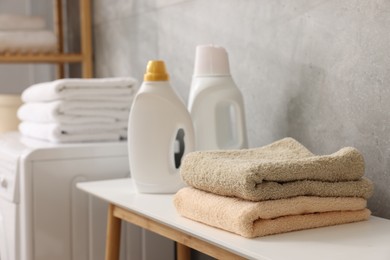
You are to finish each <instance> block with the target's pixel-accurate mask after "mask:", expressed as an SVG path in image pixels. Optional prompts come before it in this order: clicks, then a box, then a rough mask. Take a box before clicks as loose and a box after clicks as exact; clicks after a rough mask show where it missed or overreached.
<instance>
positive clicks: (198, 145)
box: [188, 45, 248, 150]
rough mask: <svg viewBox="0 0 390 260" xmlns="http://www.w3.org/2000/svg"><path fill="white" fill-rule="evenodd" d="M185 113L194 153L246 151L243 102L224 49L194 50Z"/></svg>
mask: <svg viewBox="0 0 390 260" xmlns="http://www.w3.org/2000/svg"><path fill="white" fill-rule="evenodd" d="M188 110H189V111H190V114H191V117H192V121H193V124H194V130H195V141H196V142H195V149H196V150H219V149H242V148H247V146H248V141H247V133H246V124H245V109H244V101H243V97H242V94H241V92H240V90H239V89H238V88H237V86H236V84H235V83H234V81H233V79H232V77H231V75H230V69H229V59H228V54H227V52H226V50H225V49H224V48H222V47H219V46H214V45H200V46H197V48H196V57H195V68H194V75H193V78H192V83H191V90H190V96H189V101H188Z"/></svg>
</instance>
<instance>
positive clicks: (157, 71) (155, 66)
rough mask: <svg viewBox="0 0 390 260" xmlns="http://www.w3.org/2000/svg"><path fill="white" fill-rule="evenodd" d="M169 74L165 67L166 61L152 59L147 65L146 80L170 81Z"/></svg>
mask: <svg viewBox="0 0 390 260" xmlns="http://www.w3.org/2000/svg"><path fill="white" fill-rule="evenodd" d="M168 80H169V75H168V73H167V71H166V69H165V64H164V61H162V60H151V61H149V62H148V66H147V67H146V73H145V74H144V81H168Z"/></svg>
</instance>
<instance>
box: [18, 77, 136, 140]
mask: <svg viewBox="0 0 390 260" xmlns="http://www.w3.org/2000/svg"><path fill="white" fill-rule="evenodd" d="M135 88H136V80H135V79H133V78H130V77H122V78H100V79H97V78H95V79H59V80H55V81H51V82H44V83H39V84H35V85H32V86H30V87H29V88H27V89H26V90H25V91H23V93H22V100H23V102H24V104H23V105H22V106H21V107H20V108H19V110H18V118H19V119H20V120H21V123H20V124H19V131H20V132H21V133H22V134H23V135H25V136H28V137H33V138H38V139H42V140H47V141H51V142H55V143H64V142H93V141H117V140H121V139H126V138H127V122H128V117H129V111H130V107H131V104H132V100H133V97H134V94H135V92H136V90H135Z"/></svg>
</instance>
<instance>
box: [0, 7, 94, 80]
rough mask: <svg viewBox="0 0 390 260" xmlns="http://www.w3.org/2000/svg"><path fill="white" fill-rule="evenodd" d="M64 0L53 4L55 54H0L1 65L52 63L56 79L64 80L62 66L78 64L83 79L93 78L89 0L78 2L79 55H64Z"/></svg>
mask: <svg viewBox="0 0 390 260" xmlns="http://www.w3.org/2000/svg"><path fill="white" fill-rule="evenodd" d="M63 2H64V0H55V2H54V18H55V19H54V20H55V21H54V24H55V26H54V27H55V33H56V36H57V39H58V46H57V52H56V53H46V54H38V53H37V54H32V53H25V54H21V53H0V64H1V63H53V64H56V65H57V78H64V76H65V72H64V64H66V63H80V64H81V69H82V77H83V78H91V77H92V76H93V64H92V32H91V0H79V4H80V5H79V10H80V11H79V12H80V13H79V15H80V38H81V43H80V45H81V51H80V53H64V46H63V45H64V35H63V34H64V28H63V27H64V24H63V10H62V7H63V5H64V3H63Z"/></svg>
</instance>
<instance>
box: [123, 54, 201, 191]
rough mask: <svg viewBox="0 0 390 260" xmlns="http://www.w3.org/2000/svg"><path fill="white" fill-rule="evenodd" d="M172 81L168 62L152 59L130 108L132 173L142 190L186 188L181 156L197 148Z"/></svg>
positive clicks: (187, 118)
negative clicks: (181, 169) (167, 67)
mask: <svg viewBox="0 0 390 260" xmlns="http://www.w3.org/2000/svg"><path fill="white" fill-rule="evenodd" d="M168 80H169V76H168V74H167V73H166V70H165V64H164V62H163V61H149V63H148V66H147V71H146V73H145V76H144V82H143V84H142V85H141V88H140V89H139V91H138V93H137V95H136V96H135V98H134V101H133V104H132V107H131V110H130V116H129V126H128V148H129V163H130V173H131V177H132V179H133V181H134V183H135V186H136V188H137V190H138V191H139V192H141V193H175V192H176V191H178V190H179V189H180V188H182V187H184V186H185V184H184V182H183V181H182V180H181V177H180V174H179V167H180V163H181V159H182V157H183V156H184V155H185V154H187V153H188V152H191V151H193V150H194V130H193V126H192V121H191V117H190V114H189V113H188V110H187V108H186V107H185V105H184V103H183V102H182V101H181V100H180V98H179V96H178V95H177V94H176V93H175V91H174V90H173V89H172V87H171V86H170V84H169V81H168Z"/></svg>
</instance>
